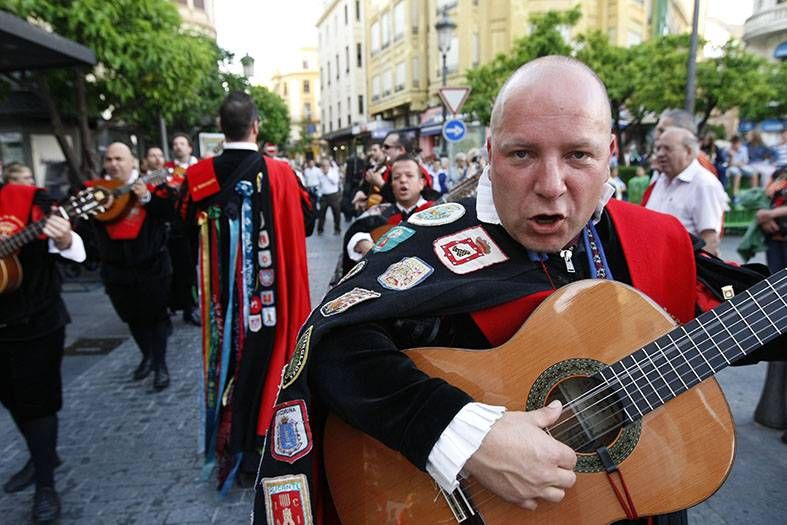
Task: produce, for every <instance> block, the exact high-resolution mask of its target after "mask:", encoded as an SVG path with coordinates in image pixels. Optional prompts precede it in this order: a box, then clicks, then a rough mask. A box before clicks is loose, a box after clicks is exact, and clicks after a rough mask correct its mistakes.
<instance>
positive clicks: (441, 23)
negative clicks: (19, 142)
mask: <svg viewBox="0 0 787 525" xmlns="http://www.w3.org/2000/svg"><path fill="white" fill-rule="evenodd" d="M434 28H435V29H436V30H437V48H438V49H439V50H440V54H441V55H442V56H443V87H445V84H446V77H447V76H448V66H447V65H446V55H448V52H449V51H450V50H451V40H452V39H453V37H454V29H456V24H455V23H454V22H453V21H452V20H451V19H450V18H448V6H447V5H446V6H445V7H443V11H442V15H441V16H440V19H439V20H437V22H436V23H435V25H434ZM446 117H447V115H446V107H445V104H443V125H445V121H446ZM446 142H447V141H446V140H445V137H443V142H442V144H443V146H442V148H441V152H440V156H441V157H445V156H447V155H448V150H447V147H446V146H447V144H446Z"/></svg>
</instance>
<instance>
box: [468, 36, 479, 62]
mask: <svg viewBox="0 0 787 525" xmlns="http://www.w3.org/2000/svg"><path fill="white" fill-rule="evenodd" d="M470 43H471V45H472V46H473V49H472V53H473V55H472V60H473V66H477V65H478V62H480V60H481V39H480V38H479V37H478V32H475V33H473V37H472V39H471V42H470Z"/></svg>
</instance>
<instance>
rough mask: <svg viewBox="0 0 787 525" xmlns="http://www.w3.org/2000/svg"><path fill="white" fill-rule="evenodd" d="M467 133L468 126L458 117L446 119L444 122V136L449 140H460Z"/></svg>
mask: <svg viewBox="0 0 787 525" xmlns="http://www.w3.org/2000/svg"><path fill="white" fill-rule="evenodd" d="M466 134H467V126H465V123H464V122H462V121H461V120H459V119H458V118H455V119H451V120H446V121H445V124H443V137H445V140H447V141H448V142H459V141H460V140H462V139H463V138H465V135H466Z"/></svg>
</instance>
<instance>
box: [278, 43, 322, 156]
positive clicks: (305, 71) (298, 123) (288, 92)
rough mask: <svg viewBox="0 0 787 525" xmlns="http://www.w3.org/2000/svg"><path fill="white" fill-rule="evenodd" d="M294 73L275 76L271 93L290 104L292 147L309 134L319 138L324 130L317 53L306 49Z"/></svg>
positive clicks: (295, 62)
mask: <svg viewBox="0 0 787 525" xmlns="http://www.w3.org/2000/svg"><path fill="white" fill-rule="evenodd" d="M297 56H298V58H297V60H295V61H294V62H292V63H291V66H292V69H289V70H287V71H277V72H276V73H274V74H273V77H272V78H271V82H270V89H271V91H273V92H274V93H276V94H277V95H279V96H280V97H281V98H283V99H284V101H285V102H286V104H287V108H288V109H289V110H290V143H291V144H292V143H295V142H297V141H298V140H300V138H301V136H302V132H303V131H304V130H305V131H306V132H307V133H309V134H310V135H314V136H315V137H316V136H317V135H319V128H320V111H319V105H320V69H319V67H318V65H317V49H316V48H302V49H299V50H298V55H297Z"/></svg>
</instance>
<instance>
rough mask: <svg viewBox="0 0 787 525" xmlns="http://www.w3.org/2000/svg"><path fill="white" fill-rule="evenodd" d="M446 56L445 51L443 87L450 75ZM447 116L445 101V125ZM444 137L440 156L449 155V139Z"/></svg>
mask: <svg viewBox="0 0 787 525" xmlns="http://www.w3.org/2000/svg"><path fill="white" fill-rule="evenodd" d="M445 56H446V53H443V87H445V85H446V77H447V76H448V67H447V66H446V65H445V62H446V60H445ZM446 118H447V111H446V107H445V102H443V126H445V121H446ZM442 139H443V141H442V144H443V147H442V150H441V153H440V156H441V157H447V156H448V144H447V142H448V141H447V140H445V137H442Z"/></svg>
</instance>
